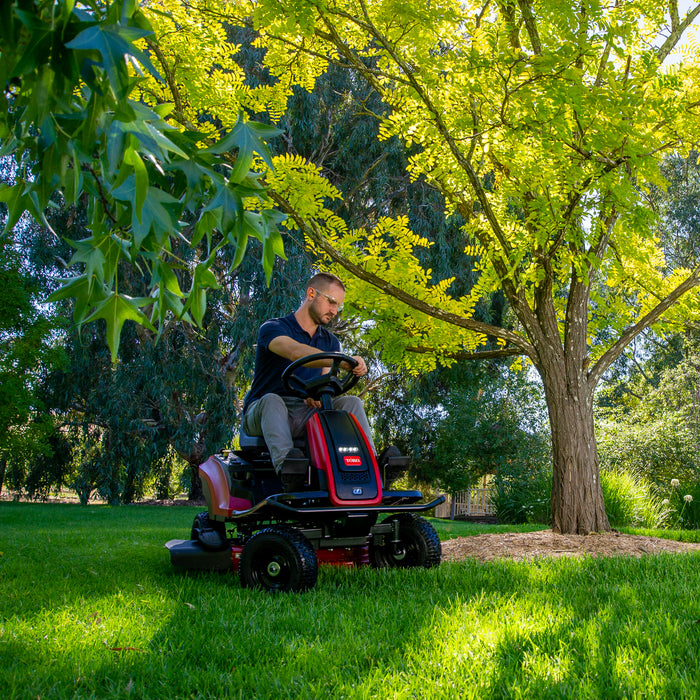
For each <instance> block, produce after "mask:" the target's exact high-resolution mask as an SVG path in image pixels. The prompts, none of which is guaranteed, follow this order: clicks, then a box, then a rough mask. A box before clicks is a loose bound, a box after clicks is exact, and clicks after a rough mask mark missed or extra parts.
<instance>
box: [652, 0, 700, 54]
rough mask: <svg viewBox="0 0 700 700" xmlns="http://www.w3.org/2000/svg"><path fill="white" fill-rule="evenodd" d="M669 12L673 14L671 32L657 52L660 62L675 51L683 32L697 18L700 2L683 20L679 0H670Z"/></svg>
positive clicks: (699, 12)
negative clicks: (680, 15)
mask: <svg viewBox="0 0 700 700" xmlns="http://www.w3.org/2000/svg"><path fill="white" fill-rule="evenodd" d="M669 12H670V14H671V33H670V34H669V36H668V39H666V41H664V43H663V44H662V45H661V46H660V47H659V49H658V51H657V52H656V57H657V58H658V59H659V63H663V62H664V60H665V59H666V57H667V56H668V55H669V54H670V53H671V51H673V49H674V48H675V47H676V44H677V43H678V42H679V40H680V38H681V37H682V36H683V32H685V30H686V29H687V28H688V27H689V26H690V25H691V24H692V23H693V21H694V20H695V18H696V17H697V16H698V15H699V14H700V4H699V5H697V6H696V7H694V8H693V9H692V10H690V12H688V14H687V15H686V16H685V19H684V20H683V21H682V22H681V21H680V18H679V17H678V2H677V0H670V2H669Z"/></svg>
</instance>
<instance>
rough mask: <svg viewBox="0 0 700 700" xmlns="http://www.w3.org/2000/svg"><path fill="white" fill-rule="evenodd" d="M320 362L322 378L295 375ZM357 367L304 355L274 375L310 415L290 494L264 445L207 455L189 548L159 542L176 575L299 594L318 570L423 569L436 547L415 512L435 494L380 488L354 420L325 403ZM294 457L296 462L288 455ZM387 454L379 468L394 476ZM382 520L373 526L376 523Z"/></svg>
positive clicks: (248, 443) (245, 442)
mask: <svg viewBox="0 0 700 700" xmlns="http://www.w3.org/2000/svg"><path fill="white" fill-rule="evenodd" d="M321 362H325V363H328V362H330V368H329V370H328V371H327V373H325V374H321V375H319V376H316V377H314V378H308V377H305V376H304V375H303V373H299V372H298V371H299V370H300V369H303V368H305V367H307V366H309V365H312V366H318V365H319V363H321ZM356 365H357V360H356V359H355V358H353V357H351V356H349V355H345V354H343V353H340V352H322V353H315V354H312V355H307V356H306V357H302V358H300V359H299V360H297V361H296V362H292V363H291V364H290V365H289V366H288V367H287V368H286V369H285V371H284V373H283V374H282V382H283V385H284V388H285V391H286V392H288V393H289V394H294V395H296V396H298V397H300V398H302V399H304V400H307V399H309V400H310V401H311V402H313V403H314V405H316V404H318V405H319V408H318V409H317V410H316V411H315V413H314V414H313V415H312V417H311V419H310V420H309V421H308V423H307V424H306V435H305V437H303V438H302V439H296V440H295V443H294V444H295V448H296V449H297V450H299V452H298V453H296V452H295V453H294V459H293V460H290V461H289V462H288V463H287V465H286V467H287V469H288V471H289V472H292V473H295V475H296V477H297V478H296V479H295V480H294V481H295V483H296V485H297V486H298V488H297V489H295V490H293V491H287V492H285V490H284V489H283V486H282V480H281V476H282V474H281V473H278V471H276V470H275V468H274V464H273V461H272V459H271V456H270V451H269V450H268V447H267V445H266V444H265V441H264V439H263V438H261V437H253V436H250V435H247V434H246V433H245V432H244V431H243V430H241V434H240V449H238V450H235V451H234V452H233V453H231V454H229V455H227V456H223V455H214V456H212V457H210V458H209V459H207V460H206V462H204V463H203V464H202V465H201V466H200V468H199V472H200V476H201V478H202V486H203V490H204V494H205V498H206V502H207V511H206V512H202V513H200V514H198V515H197V516H196V517H195V519H194V523H193V525H192V531H191V537H190V539H189V540H171V541H170V542H168V543H167V544H166V547H167V548H168V549H169V551H170V558H171V562H172V563H173V565H174V566H175V567H177V568H180V569H209V570H231V569H232V570H234V571H237V572H238V575H239V578H240V581H241V584H242V585H243V586H245V587H252V588H258V589H263V590H268V591H304V590H308V589H310V588H312V587H313V586H314V585H315V583H316V578H317V574H318V564H319V562H320V563H329V564H337V565H345V566H354V565H361V564H370V565H372V566H374V567H426V568H429V567H433V566H437V565H438V564H439V563H440V560H441V547H440V540H439V539H438V536H437V533H436V532H435V530H434V528H433V527H432V525H431V524H430V523H429V522H428V521H427V520H425V519H424V518H422V517H420V516H418V515H417V513H420V512H424V511H427V510H430V509H432V508H435V506H437V505H439V504H440V503H442V502H443V500H444V496H440V497H438V498H436V499H435V500H433V501H432V502H430V503H421V502H420V501H421V499H422V494H421V493H420V491H412V490H406V491H395V490H391V489H390V488H389V489H387V488H385V484H384V483H383V481H382V474H381V473H380V467H379V464H378V462H377V457H376V455H375V453H374V450H373V449H372V443H371V440H370V439H369V438H368V436H367V435H366V432H365V430H363V429H362V427H361V426H360V423H359V422H358V420H357V418H356V416H354V415H353V414H352V413H349V412H347V411H344V410H339V409H337V408H333V399H334V398H335V397H339V396H341V395H342V394H344V393H345V392H347V391H348V390H349V389H351V388H352V387H353V386H354V385H355V384H356V383H357V381H358V379H359V376H358V374H354V373H353V371H352V370H353V368H355V367H356ZM298 454H301V455H302V456H301V457H297V455H298ZM406 465H407V460H406V458H405V457H401V456H393V457H392V456H389V457H388V458H387V459H386V465H385V466H386V468H387V469H394V470H395V469H397V468H404V467H405V466H406ZM380 515H381V516H383V517H382V519H381V520H380V517H379V516H380Z"/></svg>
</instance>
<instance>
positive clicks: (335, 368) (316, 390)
mask: <svg viewBox="0 0 700 700" xmlns="http://www.w3.org/2000/svg"><path fill="white" fill-rule="evenodd" d="M317 360H333V364H332V365H331V368H330V372H328V373H326V374H322V375H321V376H320V377H315V378H314V379H307V380H304V379H301V378H300V377H298V376H297V375H296V374H294V373H295V372H296V371H297V370H298V369H300V368H301V367H305V366H306V365H308V364H310V363H312V362H316V361H317ZM341 362H345V363H347V364H348V365H350V369H349V370H347V371H346V372H345V374H344V375H343V376H339V375H340V371H341V369H340V364H341ZM357 364H358V363H357V360H355V359H354V358H352V357H350V355H346V354H345V353H342V352H318V353H316V354H314V355H307V356H306V357H302V358H300V359H298V360H296V361H295V362H292V364H291V365H289V366H288V367H287V368H286V369H285V370H284V372H282V384H283V385H284V388H285V389H286V390H287V391H289V392H290V393H292V394H294V395H295V396H300V397H301V398H302V399H306V398H311V399H314V400H318V399H319V398H320V397H321V396H323V395H324V394H326V395H328V396H340V395H341V394H344V393H345V392H346V391H349V390H350V389H352V388H353V387H354V386H355V384H357V382H358V381H359V379H360V378H359V377H358V376H357V375H355V374H353V373H352V370H353V369H354V368H355V367H357Z"/></svg>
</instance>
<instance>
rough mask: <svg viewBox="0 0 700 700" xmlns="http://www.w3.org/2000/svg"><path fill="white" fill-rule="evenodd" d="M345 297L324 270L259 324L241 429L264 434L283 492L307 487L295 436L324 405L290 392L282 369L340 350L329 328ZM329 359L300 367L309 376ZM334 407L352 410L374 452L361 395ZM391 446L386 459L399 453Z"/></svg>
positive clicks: (362, 370) (358, 371)
mask: <svg viewBox="0 0 700 700" xmlns="http://www.w3.org/2000/svg"><path fill="white" fill-rule="evenodd" d="M344 300H345V285H343V283H342V281H341V280H340V279H339V278H338V277H336V276H335V275H331V274H327V273H325V272H321V273H318V274H317V275H314V276H313V277H312V278H311V279H310V280H309V281H308V282H307V284H306V293H305V296H304V300H303V301H302V303H301V306H300V307H299V308H298V309H297V310H296V311H295V312H294V313H291V314H289V316H285V317H283V318H274V319H271V320H269V321H266V322H265V323H263V324H262V326H260V331H259V332H258V343H257V349H256V352H255V373H254V376H253V384H252V386H251V388H250V391H249V392H248V394H247V396H246V398H245V401H244V403H243V429H244V430H245V432H246V433H247V434H248V435H257V436H262V437H264V438H265V442H266V443H267V446H268V449H269V450H270V456H271V458H272V463H273V464H274V467H275V470H276V471H277V473H278V474H280V476H281V479H282V484H283V486H284V489H285V491H296V490H298V489H299V488H301V487H302V486H303V483H304V477H303V474H305V473H306V467H307V466H308V461H307V460H306V458H305V457H304V454H303V453H302V451H301V450H299V449H298V448H296V447H294V442H293V439H294V437H297V436H301V435H303V432H304V427H305V425H306V423H307V421H308V420H309V419H310V418H311V416H312V415H313V414H314V413H315V411H316V409H317V408H319V407H320V405H321V404H320V402H319V401H314V400H313V399H310V398H307V399H300V398H298V397H295V396H291V395H290V394H289V392H287V391H286V390H285V389H284V386H283V385H282V378H281V377H282V372H283V371H284V370H285V369H286V368H287V367H288V366H289V365H290V364H291V363H292V362H294V361H295V360H298V359H300V358H302V357H307V356H308V355H313V354H316V353H320V352H339V351H340V342H339V341H338V338H336V337H335V335H333V333H331V332H330V331H329V330H328V329H327V328H325V326H327V325H328V324H329V323H330V322H331V321H332V320H333V318H335V316H336V314H338V313H339V312H340V310H341V309H342V307H343V301H344ZM353 359H355V360H356V361H357V366H356V367H354V368H353V369H352V372H353V374H355V375H357V376H360V377H362V376H364V375H365V374H367V365H366V364H365V361H364V360H363V359H362V358H361V357H359V356H357V355H354V356H353ZM331 364H332V362H331V360H319V361H317V362H316V363H314V364H313V365H311V366H308V367H305V368H302V369H301V370H299V371H298V373H297V374H298V376H300V377H303V378H310V377H312V376H317V375H318V374H319V373H322V372H328V371H329V367H330V365H331ZM333 408H336V409H338V410H343V411H348V412H349V413H352V414H353V415H354V416H355V418H357V421H358V423H359V424H360V426H361V428H362V430H363V431H364V433H365V435H366V436H367V439H368V440H369V441H370V444H371V447H372V450H373V451H375V454H376V450H375V449H374V444H373V443H372V437H371V430H370V427H369V422H368V421H367V416H366V414H365V409H364V406H363V404H362V401H361V400H360V399H359V398H358V397H357V396H348V395H346V396H338V397H336V398H334V399H333ZM398 454H399V452H398V450H397V449H396V448H395V447H393V448H391V447H390V448H387V450H385V451H384V453H383V455H382V458H386V456H387V455H390V456H394V455H398Z"/></svg>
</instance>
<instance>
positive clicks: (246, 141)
mask: <svg viewBox="0 0 700 700" xmlns="http://www.w3.org/2000/svg"><path fill="white" fill-rule="evenodd" d="M281 133H282V131H281V130H280V129H276V128H275V127H273V126H267V125H266V124H261V123H260V122H253V121H244V120H243V116H240V117H239V118H238V121H237V122H236V124H235V126H234V127H233V129H231V131H230V132H229V134H228V135H227V136H226V137H224V138H223V139H221V140H220V141H218V142H217V143H215V144H214V145H213V146H210V147H209V148H207V149H206V152H207V153H215V154H220V153H228V152H229V151H232V150H233V149H234V148H237V149H238V155H237V156H236V163H235V165H234V167H233V170H232V172H231V177H230V179H231V181H232V182H242V181H243V179H244V178H245V177H246V175H247V174H248V171H249V170H250V166H251V164H252V162H253V157H254V155H255V154H256V153H257V154H258V155H259V156H260V157H261V158H262V159H263V160H264V161H265V163H266V164H267V166H268V167H269V168H270V169H273V168H272V156H271V154H270V149H269V148H268V146H267V144H266V143H265V140H264V139H270V138H273V137H274V136H278V135H279V134H281Z"/></svg>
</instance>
